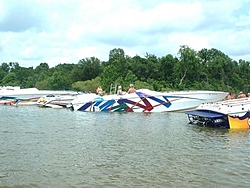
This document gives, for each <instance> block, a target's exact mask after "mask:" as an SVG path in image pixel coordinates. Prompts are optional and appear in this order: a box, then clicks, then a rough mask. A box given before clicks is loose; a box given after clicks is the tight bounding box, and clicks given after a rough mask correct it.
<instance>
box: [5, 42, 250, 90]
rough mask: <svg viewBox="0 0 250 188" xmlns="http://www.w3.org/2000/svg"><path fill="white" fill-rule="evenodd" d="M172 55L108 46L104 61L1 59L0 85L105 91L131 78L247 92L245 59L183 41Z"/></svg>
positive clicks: (139, 83)
mask: <svg viewBox="0 0 250 188" xmlns="http://www.w3.org/2000/svg"><path fill="white" fill-rule="evenodd" d="M177 55H178V56H177V57H173V56H172V55H166V56H163V57H156V56H155V55H153V54H146V56H145V57H140V56H138V55H136V56H134V57H129V56H126V55H125V53H124V51H123V49H120V48H118V49H113V50H111V51H110V54H109V60H108V61H107V62H106V61H100V60H99V59H98V58H95V57H91V58H85V59H81V60H79V62H78V63H77V64H58V65H57V66H55V67H52V68H50V67H49V66H48V64H47V63H41V64H40V65H39V66H37V67H35V68H33V67H29V68H25V67H21V66H20V65H19V63H17V62H10V63H2V64H1V66H0V85H2V86H7V85H8V86H21V88H29V87H36V88H38V89H51V90H78V91H91V92H95V89H96V88H97V86H98V85H101V86H102V87H103V88H104V90H105V91H106V92H107V93H109V92H110V91H111V89H112V88H111V87H110V86H111V84H112V86H118V85H122V86H123V89H124V90H127V89H128V86H129V84H130V83H133V84H134V85H135V87H136V88H149V89H154V90H156V91H163V90H196V89H198V90H221V91H231V92H239V91H244V92H246V93H247V92H250V79H249V78H250V66H249V65H250V63H249V62H247V61H244V60H239V62H236V61H234V60H232V59H231V58H229V57H228V56H227V55H225V54H224V53H222V52H221V51H219V50H216V49H202V50H200V51H198V52H196V51H195V50H193V49H191V48H190V47H188V46H181V47H180V49H179V51H178V54H177Z"/></svg>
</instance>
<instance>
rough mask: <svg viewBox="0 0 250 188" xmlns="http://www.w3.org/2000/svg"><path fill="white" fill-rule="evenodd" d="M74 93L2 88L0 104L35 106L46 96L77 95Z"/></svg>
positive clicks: (17, 87) (14, 87)
mask: <svg viewBox="0 0 250 188" xmlns="http://www.w3.org/2000/svg"><path fill="white" fill-rule="evenodd" d="M75 93H76V92H73V91H54V90H38V89H37V88H25V89H21V88H20V87H19V86H0V104H3V105H8V104H10V105H12V104H18V105H35V104H37V100H38V99H39V98H40V97H42V96H44V95H49V94H52V95H66V94H75Z"/></svg>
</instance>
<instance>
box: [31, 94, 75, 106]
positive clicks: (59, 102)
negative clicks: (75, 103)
mask: <svg viewBox="0 0 250 188" xmlns="http://www.w3.org/2000/svg"><path fill="white" fill-rule="evenodd" d="M76 96H77V94H67V95H53V94H50V95H46V96H42V97H40V98H39V99H38V100H37V102H36V104H37V106H39V107H49V108H65V107H66V106H67V105H68V104H69V103H70V102H71V101H72V100H74V99H75V98H76Z"/></svg>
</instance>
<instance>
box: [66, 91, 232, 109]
mask: <svg viewBox="0 0 250 188" xmlns="http://www.w3.org/2000/svg"><path fill="white" fill-rule="evenodd" d="M227 94H228V93H227V92H221V91H171V92H157V91H152V90H149V89H139V90H137V91H136V92H135V93H131V94H128V93H126V94H124V95H116V94H112V95H104V96H99V95H97V94H93V93H92V94H84V95H78V96H77V97H76V99H74V100H73V101H71V103H70V104H69V105H67V107H68V108H69V109H71V110H73V111H84V112H185V111H187V110H190V109H194V108H196V107H197V106H198V105H200V104H201V103H204V102H215V101H220V100H223V99H224V98H225V97H226V95H227Z"/></svg>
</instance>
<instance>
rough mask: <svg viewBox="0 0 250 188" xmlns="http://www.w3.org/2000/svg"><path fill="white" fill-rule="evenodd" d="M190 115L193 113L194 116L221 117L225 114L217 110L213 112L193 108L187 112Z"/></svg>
mask: <svg viewBox="0 0 250 188" xmlns="http://www.w3.org/2000/svg"><path fill="white" fill-rule="evenodd" d="M187 114H188V115H193V116H200V117H204V118H211V119H214V118H219V117H222V116H224V114H221V113H217V112H213V111H209V110H207V111H204V110H202V111H201V110H192V111H188V112H187Z"/></svg>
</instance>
